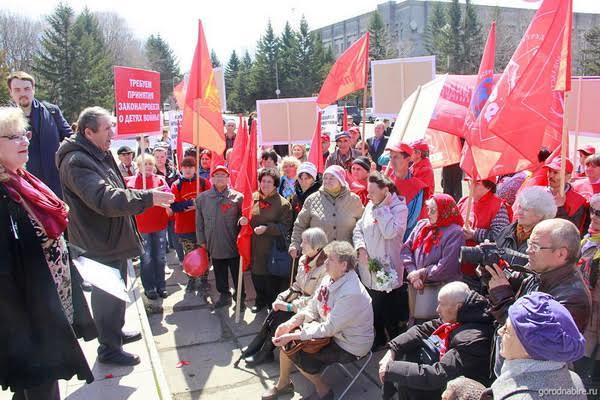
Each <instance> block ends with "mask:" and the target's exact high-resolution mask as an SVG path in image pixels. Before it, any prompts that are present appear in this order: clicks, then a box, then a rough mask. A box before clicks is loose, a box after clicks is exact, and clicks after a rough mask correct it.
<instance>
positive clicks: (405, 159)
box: [386, 143, 427, 240]
mask: <svg viewBox="0 0 600 400" xmlns="http://www.w3.org/2000/svg"><path fill="white" fill-rule="evenodd" d="M386 150H389V152H390V164H389V166H388V168H390V167H391V168H392V171H393V172H392V174H393V177H391V179H392V181H393V182H394V183H395V184H396V189H398V194H399V195H401V196H404V199H405V200H406V206H407V207H408V221H407V226H406V232H405V233H404V240H406V239H407V238H408V236H409V235H410V233H411V232H412V230H413V228H414V227H415V225H417V221H418V220H419V217H420V215H421V210H422V209H423V206H424V204H425V189H426V188H427V185H426V184H425V183H424V182H423V181H422V180H420V179H417V178H415V177H414V176H413V175H412V173H411V172H410V167H409V162H410V157H411V156H412V154H413V149H412V147H410V146H409V145H407V144H406V143H399V144H392V145H388V146H387V147H386Z"/></svg>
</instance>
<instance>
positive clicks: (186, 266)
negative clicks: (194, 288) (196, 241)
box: [183, 247, 208, 278]
mask: <svg viewBox="0 0 600 400" xmlns="http://www.w3.org/2000/svg"><path fill="white" fill-rule="evenodd" d="M183 271H184V272H185V273H186V274H188V275H189V276H191V277H192V278H197V277H199V276H201V275H204V274H205V273H206V271H208V254H207V253H206V249H205V248H204V247H198V248H197V249H196V250H193V251H190V252H189V253H187V254H186V256H185V257H184V258H183Z"/></svg>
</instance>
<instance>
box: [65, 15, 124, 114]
mask: <svg viewBox="0 0 600 400" xmlns="http://www.w3.org/2000/svg"><path fill="white" fill-rule="evenodd" d="M71 36H72V39H71V42H72V43H73V48H74V55H75V59H76V60H77V62H76V63H75V64H74V65H73V74H74V78H75V79H74V89H75V91H76V92H77V93H78V96H77V97H76V99H75V101H76V105H77V110H78V111H77V114H78V113H79V112H80V111H81V110H83V109H84V108H85V107H89V106H93V105H97V106H101V107H104V108H106V109H109V110H110V109H111V108H113V93H114V90H113V75H112V70H111V67H112V65H111V62H110V55H109V53H108V51H107V49H106V45H105V43H104V39H103V37H102V33H101V32H100V28H99V25H98V20H97V19H96V17H95V16H94V15H93V14H92V13H91V12H90V11H89V10H88V9H87V8H86V9H84V10H83V12H82V13H81V14H80V15H79V16H78V17H77V19H76V21H75V24H74V25H73V28H72V31H71ZM77 114H75V115H68V114H67V118H72V119H75V118H76V117H77Z"/></svg>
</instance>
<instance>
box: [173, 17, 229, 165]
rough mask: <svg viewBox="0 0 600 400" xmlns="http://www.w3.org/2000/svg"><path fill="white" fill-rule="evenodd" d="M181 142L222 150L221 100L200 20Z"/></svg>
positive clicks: (187, 92) (223, 136)
mask: <svg viewBox="0 0 600 400" xmlns="http://www.w3.org/2000/svg"><path fill="white" fill-rule="evenodd" d="M183 140H184V141H185V142H188V143H193V144H195V145H196V146H200V147H203V148H205V149H209V150H211V151H214V152H216V153H218V154H223V151H225V133H224V132H223V117H222V115H221V100H220V96H219V91H218V88H217V85H216V82H215V76H214V72H213V69H212V63H211V60H210V56H209V54H208V47H207V45H206V37H205V35H204V30H203V29H202V21H198V42H197V44H196V51H195V52H194V60H193V61H192V68H191V71H190V76H189V81H188V85H187V90H186V94H185V106H184V109H183Z"/></svg>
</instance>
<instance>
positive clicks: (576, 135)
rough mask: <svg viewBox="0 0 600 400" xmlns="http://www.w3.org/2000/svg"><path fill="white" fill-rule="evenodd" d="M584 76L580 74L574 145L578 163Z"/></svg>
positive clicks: (575, 158) (574, 157)
mask: <svg viewBox="0 0 600 400" xmlns="http://www.w3.org/2000/svg"><path fill="white" fill-rule="evenodd" d="M582 79H583V77H582V76H581V75H580V76H579V79H578V81H579V86H578V88H579V91H578V92H577V108H576V109H575V143H574V145H575V146H574V147H573V161H574V164H577V148H578V147H579V123H580V122H581V92H582V91H583V87H582V85H583V82H582ZM566 109H567V101H566V100H565V111H566Z"/></svg>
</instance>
